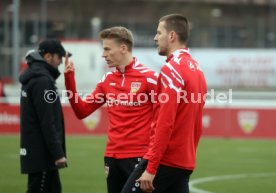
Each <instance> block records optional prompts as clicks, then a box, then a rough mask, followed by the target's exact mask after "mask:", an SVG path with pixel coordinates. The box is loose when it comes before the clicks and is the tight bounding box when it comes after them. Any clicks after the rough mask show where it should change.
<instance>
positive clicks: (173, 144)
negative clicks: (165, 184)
mask: <svg viewBox="0 0 276 193" xmlns="http://www.w3.org/2000/svg"><path fill="white" fill-rule="evenodd" d="M206 93H207V86H206V81H205V78H204V74H203V72H202V71H201V69H200V67H199V65H198V64H197V62H196V61H195V60H194V59H193V58H192V57H191V55H190V53H189V51H188V49H179V50H177V51H175V52H174V53H173V54H172V55H171V56H170V57H168V59H167V60H166V64H164V65H163V67H162V68H161V73H160V75H159V77H158V81H157V94H158V96H159V102H158V104H157V105H155V106H154V111H155V112H154V120H153V130H154V132H155V134H153V136H154V137H153V136H152V137H151V144H150V149H149V151H148V152H147V153H146V155H145V156H144V158H145V159H147V160H148V165H147V169H146V170H147V171H148V172H149V173H151V174H155V173H156V170H157V168H158V166H159V164H162V165H166V166H170V167H175V168H181V169H186V170H193V169H194V167H195V160H196V148H197V145H198V142H199V138H200V135H201V130H202V109H203V106H204V103H205V102H204V97H206V96H205V95H206ZM165 95H166V96H167V97H168V100H167V101H166V96H165ZM154 132H153V133H154ZM153 138H154V139H153Z"/></svg>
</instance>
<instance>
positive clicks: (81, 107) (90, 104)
mask: <svg viewBox="0 0 276 193" xmlns="http://www.w3.org/2000/svg"><path fill="white" fill-rule="evenodd" d="M64 79H65V87H66V89H67V94H68V98H69V102H70V104H71V106H72V108H73V110H74V112H75V114H76V116H77V117H78V118H79V119H83V118H85V117H87V116H88V115H90V114H91V113H93V112H94V111H95V110H97V109H98V108H99V107H101V106H102V105H103V104H104V103H105V98H104V93H103V90H102V82H100V83H98V85H97V87H96V89H95V90H94V91H93V92H92V93H91V94H90V95H89V96H88V97H87V98H86V99H85V100H82V98H81V97H80V96H79V95H78V93H77V89H76V82H75V78H74V72H68V73H65V74H64Z"/></svg>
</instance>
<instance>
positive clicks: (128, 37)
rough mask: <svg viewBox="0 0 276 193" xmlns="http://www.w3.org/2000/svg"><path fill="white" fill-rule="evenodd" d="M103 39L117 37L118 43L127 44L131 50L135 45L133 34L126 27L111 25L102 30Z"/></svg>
mask: <svg viewBox="0 0 276 193" xmlns="http://www.w3.org/2000/svg"><path fill="white" fill-rule="evenodd" d="M100 37H101V39H116V40H117V42H118V43H123V44H126V45H127V47H128V50H129V51H132V47H133V35H132V33H131V31H130V30H128V29H126V28H125V27H121V26H118V27H111V28H107V29H105V30H103V31H101V32H100Z"/></svg>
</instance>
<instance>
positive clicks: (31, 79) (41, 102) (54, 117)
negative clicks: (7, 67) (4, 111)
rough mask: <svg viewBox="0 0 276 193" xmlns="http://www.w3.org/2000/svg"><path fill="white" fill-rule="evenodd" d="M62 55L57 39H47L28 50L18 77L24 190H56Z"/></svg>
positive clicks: (61, 163)
mask: <svg viewBox="0 0 276 193" xmlns="http://www.w3.org/2000/svg"><path fill="white" fill-rule="evenodd" d="M63 56H65V49H64V48H63V46H62V45H61V43H60V41H59V40H55V39H48V40H44V41H42V42H41V43H40V44H39V48H38V50H37V51H35V50H33V51H29V52H28V53H27V55H26V60H27V63H28V65H29V67H28V69H27V70H26V71H25V72H24V73H23V74H22V75H21V76H20V78H19V81H20V82H21V84H22V88H21V100H20V104H21V110H20V123H21V129H20V134H21V136H20V137H21V138H20V161H21V172H22V173H23V174H28V190H27V193H38V192H45V193H46V192H47V193H60V192H61V182H60V177H59V172H58V169H59V168H63V167H66V166H67V160H66V152H65V131H64V121H63V113H62V108H61V103H60V100H59V96H58V94H57V87H56V86H55V84H56V82H55V81H56V79H57V78H58V76H59V75H60V73H59V71H58V66H59V65H60V64H61V63H62V57H63Z"/></svg>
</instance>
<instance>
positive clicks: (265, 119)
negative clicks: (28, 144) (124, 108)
mask: <svg viewBox="0 0 276 193" xmlns="http://www.w3.org/2000/svg"><path fill="white" fill-rule="evenodd" d="M19 112H20V106H19V105H18V104H16V105H11V104H0V134H5V133H18V132H19V129H20V116H19ZM63 113H64V117H65V125H66V133H67V134H85V135H87V134H88V135H93V134H105V133H106V131H107V129H108V115H107V109H106V107H102V108H101V109H99V110H98V111H96V112H95V113H93V114H92V115H90V116H89V117H87V118H85V119H83V120H78V119H77V118H76V116H75V115H74V112H73V111H72V109H71V107H70V106H68V105H64V106H63ZM183 121H185V120H183ZM202 121H203V135H204V136H210V137H227V138H232V137H239V138H276V107H273V108H272V107H271V108H267V107H265V108H261V107H258V108H252V107H250V108H242V107H230V106H228V107H216V106H214V107H212V106H208V105H207V106H206V108H205V110H204V113H203V120H202Z"/></svg>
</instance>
